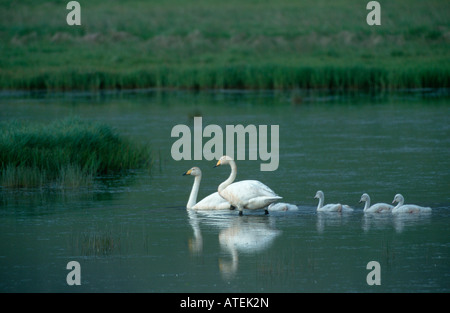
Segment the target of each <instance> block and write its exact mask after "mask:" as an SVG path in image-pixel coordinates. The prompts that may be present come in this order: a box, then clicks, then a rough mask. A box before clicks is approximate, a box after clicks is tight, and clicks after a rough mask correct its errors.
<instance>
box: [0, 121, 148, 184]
mask: <svg viewBox="0 0 450 313" xmlns="http://www.w3.org/2000/svg"><path fill="white" fill-rule="evenodd" d="M150 166H151V155H150V150H149V148H148V147H146V146H142V145H138V144H136V143H133V142H131V141H130V140H128V139H126V138H123V137H122V136H119V134H118V133H117V132H116V131H115V130H114V129H112V128H111V127H109V126H108V125H104V124H99V123H93V122H87V121H82V120H80V119H77V118H70V119H65V120H62V121H58V122H54V123H52V124H49V125H41V124H33V125H30V124H21V123H19V122H9V123H2V124H0V175H1V176H0V185H1V186H4V187H58V188H59V187H71V188H76V187H82V186H87V185H90V184H92V182H93V179H94V178H95V177H96V176H98V175H102V174H108V173H118V172H121V171H124V170H127V169H135V168H141V167H147V168H149V167H150Z"/></svg>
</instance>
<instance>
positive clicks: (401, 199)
mask: <svg viewBox="0 0 450 313" xmlns="http://www.w3.org/2000/svg"><path fill="white" fill-rule="evenodd" d="M404 202H405V199H403V198H400V201H399V202H398V204H397V205H396V206H395V208H394V209H398V208H399V207H401V206H402V205H403V203H404ZM394 209H393V210H394Z"/></svg>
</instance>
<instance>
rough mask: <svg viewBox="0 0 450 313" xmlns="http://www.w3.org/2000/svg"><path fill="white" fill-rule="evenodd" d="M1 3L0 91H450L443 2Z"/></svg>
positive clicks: (447, 11) (448, 8) (447, 9)
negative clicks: (74, 18) (74, 15)
mask: <svg viewBox="0 0 450 313" xmlns="http://www.w3.org/2000/svg"><path fill="white" fill-rule="evenodd" d="M367 2H368V1H365V0H364V1H352V0H336V1H325V0H302V1H298V0H282V1H237V0H236V1H235V0H232V1H221V0H220V1H219V0H199V1H181V0H168V1H147V0H145V1H144V0H132V1H118V0H109V1H100V0H90V1H80V4H81V12H82V13H81V22H82V25H81V26H68V25H67V23H66V15H67V13H68V12H69V11H68V10H66V8H65V7H66V4H67V1H49V0H47V1H31V0H28V1H26V0H22V1H5V0H1V1H0V42H1V43H2V44H1V45H0V56H1V57H0V88H2V89H48V90H70V89H87V90H97V89H113V88H147V87H169V88H194V89H201V88H246V89H267V88H269V89H272V88H277V89H291V88H333V89H337V90H348V89H385V90H390V89H398V88H422V87H450V61H449V60H450V49H449V41H450V20H449V18H448V17H449V16H450V3H449V2H448V1H441V0H433V1H421V0H397V1H381V2H380V3H381V14H382V15H381V26H368V25H367V23H366V16H367V14H368V12H369V11H368V10H366V4H367Z"/></svg>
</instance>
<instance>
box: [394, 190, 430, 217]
mask: <svg viewBox="0 0 450 313" xmlns="http://www.w3.org/2000/svg"><path fill="white" fill-rule="evenodd" d="M394 202H398V204H397V206H396V207H395V208H393V209H392V213H393V214H395V213H420V212H431V208H429V207H423V206H418V205H415V204H403V203H404V202H405V199H404V198H403V196H402V195H401V194H399V193H398V194H396V195H395V197H394V201H392V203H394Z"/></svg>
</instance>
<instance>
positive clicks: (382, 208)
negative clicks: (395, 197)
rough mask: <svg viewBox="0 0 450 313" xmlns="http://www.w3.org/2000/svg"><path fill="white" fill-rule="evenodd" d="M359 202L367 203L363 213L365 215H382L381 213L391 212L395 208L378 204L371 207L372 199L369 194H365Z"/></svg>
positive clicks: (385, 204)
mask: <svg viewBox="0 0 450 313" xmlns="http://www.w3.org/2000/svg"><path fill="white" fill-rule="evenodd" d="M359 202H365V205H364V209H363V211H364V212H365V213H381V212H390V211H391V210H392V209H393V208H394V206H393V205H390V204H387V203H376V204H374V205H372V206H371V205H370V197H369V195H368V194H367V193H364V194H363V195H362V196H361V200H359Z"/></svg>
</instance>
